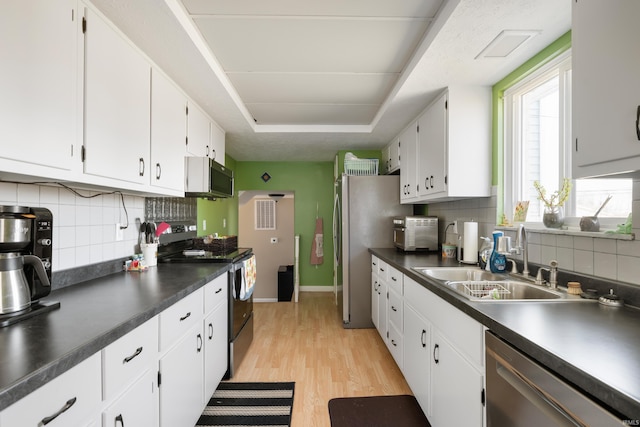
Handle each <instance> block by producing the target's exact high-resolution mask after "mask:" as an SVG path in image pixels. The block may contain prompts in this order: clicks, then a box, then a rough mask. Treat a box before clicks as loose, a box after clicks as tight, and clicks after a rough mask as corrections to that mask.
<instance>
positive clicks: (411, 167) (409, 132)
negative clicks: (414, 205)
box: [400, 122, 418, 203]
mask: <svg viewBox="0 0 640 427" xmlns="http://www.w3.org/2000/svg"><path fill="white" fill-rule="evenodd" d="M417 129H418V125H417V123H416V122H413V123H411V124H410V125H409V126H408V127H407V128H406V129H405V130H404V131H403V132H402V133H401V134H400V151H401V154H400V156H401V158H402V159H404V160H403V162H402V167H401V168H400V202H401V203H411V202H412V201H413V200H414V199H415V198H416V196H417V192H416V190H417V188H416V185H417V176H416V171H417V162H418V160H417V159H416V157H417V154H418V132H417Z"/></svg>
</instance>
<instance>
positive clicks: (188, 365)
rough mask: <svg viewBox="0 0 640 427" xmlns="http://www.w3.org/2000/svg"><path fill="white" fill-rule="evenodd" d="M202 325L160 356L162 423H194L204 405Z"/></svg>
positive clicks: (168, 426) (174, 426)
mask: <svg viewBox="0 0 640 427" xmlns="http://www.w3.org/2000/svg"><path fill="white" fill-rule="evenodd" d="M203 345H204V342H203V340H202V326H201V324H200V323H198V324H197V325H195V326H193V327H192V328H191V329H189V331H187V333H186V334H185V335H184V336H183V337H182V338H181V339H180V340H179V341H178V343H177V344H176V345H175V346H173V347H172V348H171V349H170V350H169V351H167V352H166V354H165V355H164V356H162V357H161V358H160V375H161V376H160V427H182V426H184V427H187V426H188V427H193V426H194V425H195V424H196V422H197V421H198V417H199V416H200V414H201V413H202V408H203V407H204V399H203V394H202V391H203V367H204V365H203V359H202V356H203V354H204V352H203Z"/></svg>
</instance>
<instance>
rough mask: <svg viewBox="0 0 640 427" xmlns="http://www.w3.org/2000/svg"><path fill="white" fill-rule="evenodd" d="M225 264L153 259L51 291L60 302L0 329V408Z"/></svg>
mask: <svg viewBox="0 0 640 427" xmlns="http://www.w3.org/2000/svg"><path fill="white" fill-rule="evenodd" d="M229 268H230V265H229V264H180V265H177V264H159V265H158V266H157V267H154V268H150V269H149V270H148V271H146V272H131V273H125V272H121V273H116V274H111V275H108V276H105V277H103V278H99V279H94V280H90V281H87V282H84V283H81V284H77V285H74V286H69V287H66V288H63V289H60V290H56V291H53V292H51V294H50V295H48V296H47V298H46V300H50V301H59V302H60V308H59V309H57V310H54V311H52V312H49V313H45V314H41V315H37V316H35V317H33V318H31V319H27V320H24V321H22V322H19V323H16V324H14V325H11V326H8V327H5V328H2V329H0V410H2V409H4V408H6V407H7V406H9V405H10V404H12V403H13V402H15V401H17V400H19V399H20V398H22V397H24V396H26V395H27V394H29V393H31V392H32V391H34V390H35V389H37V388H38V387H40V386H41V385H43V384H44V383H46V382H48V381H50V380H52V379H53V378H55V377H57V376H58V375H60V374H62V373H64V372H66V371H67V370H68V369H70V368H72V367H74V366H75V365H77V364H78V363H80V362H81V361H83V360H85V359H86V358H88V357H89V356H91V355H93V354H95V353H96V352H97V351H100V350H101V349H103V348H104V347H106V346H107V345H109V344H110V343H112V342H113V341H115V340H117V339H118V338H120V337H121V336H123V335H125V334H126V333H127V332H129V331H131V330H133V329H134V328H136V327H137V326H139V325H141V324H142V323H144V322H145V321H146V320H148V319H151V318H152V317H153V316H155V315H156V314H158V313H160V312H161V311H163V310H164V309H166V308H167V307H170V306H171V305H173V304H174V303H176V302H177V301H179V300H180V299H182V298H184V297H185V296H187V295H189V294H190V293H192V292H193V291H195V290H197V289H199V288H201V287H202V286H204V285H205V284H206V283H208V282H209V281H211V280H213V279H214V278H216V277H218V276H220V275H221V274H224V273H225V272H227V271H228V270H229Z"/></svg>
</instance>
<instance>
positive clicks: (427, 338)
mask: <svg viewBox="0 0 640 427" xmlns="http://www.w3.org/2000/svg"><path fill="white" fill-rule="evenodd" d="M403 345H404V365H403V369H402V373H403V374H404V377H405V378H406V380H407V383H408V384H409V387H411V391H412V392H413V394H414V395H415V397H416V400H417V401H418V403H419V404H420V407H421V408H422V411H423V412H424V413H425V414H427V416H428V417H429V418H430V417H431V393H430V389H429V386H430V384H431V376H430V375H431V364H430V363H429V360H431V355H430V352H431V325H430V323H429V322H428V321H427V320H425V319H424V318H423V317H422V316H421V315H419V314H418V312H417V311H416V309H415V308H413V307H412V306H411V305H410V304H407V303H405V305H404V339H403Z"/></svg>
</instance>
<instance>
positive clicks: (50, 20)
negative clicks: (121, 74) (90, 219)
mask: <svg viewBox="0 0 640 427" xmlns="http://www.w3.org/2000/svg"><path fill="white" fill-rule="evenodd" d="M77 38H78V13H77V2H76V1H75V0H55V1H53V0H32V1H29V2H28V3H27V2H24V1H21V0H3V1H2V2H0V39H1V40H2V42H1V43H0V64H1V65H0V94H2V95H1V96H0V117H2V124H1V125H0V141H1V142H0V144H1V149H0V158H4V159H11V160H18V161H21V162H28V163H30V164H32V165H33V164H37V165H42V166H47V167H51V168H57V169H61V170H71V169H72V168H73V166H74V164H78V165H79V158H80V156H79V152H78V149H77V147H75V145H76V143H77V132H78V127H77V126H78V124H79V121H78V120H77V105H78V103H77V101H78V100H77V95H78V91H77V87H78V86H77V78H78V75H77V74H78V73H77V70H78V62H77ZM74 159H76V160H75V161H74ZM0 161H1V159H0ZM2 170H7V168H4V167H3V168H2ZM21 170H22V171H23V170H24V167H23V168H20V167H19V164H18V166H17V171H21ZM31 170H33V169H31ZM23 173H24V172H23Z"/></svg>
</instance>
